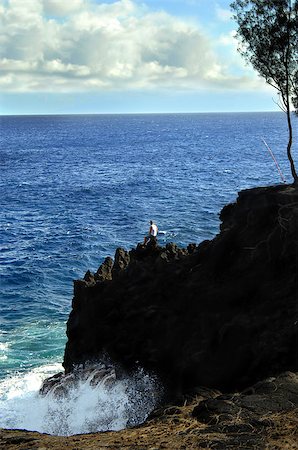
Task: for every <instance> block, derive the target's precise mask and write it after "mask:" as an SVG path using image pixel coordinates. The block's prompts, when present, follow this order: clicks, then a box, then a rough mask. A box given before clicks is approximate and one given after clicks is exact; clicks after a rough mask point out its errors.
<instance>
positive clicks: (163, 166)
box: [0, 113, 291, 378]
mask: <svg viewBox="0 0 298 450" xmlns="http://www.w3.org/2000/svg"><path fill="white" fill-rule="evenodd" d="M0 131H1V135H0V164H1V182H0V202H1V219H0V220H1V235H0V242H1V261H0V263H1V266H0V287H1V292H0V313H1V320H0V328H1V332H0V374H1V375H0V376H1V377H2V378H5V377H8V376H10V375H11V374H12V373H14V372H15V371H18V372H20V371H21V372H23V373H27V372H28V371H30V370H33V369H34V368H37V367H40V366H46V365H48V364H52V363H56V362H58V361H61V360H62V358H63V350H64V345H65V340H66V338H65V321H66V320H67V317H68V314H69V312H70V307H71V299H72V280H73V279H76V278H80V277H82V276H83V275H84V273H85V271H86V270H87V269H91V270H96V269H97V268H98V266H99V264H100V262H101V261H102V260H103V259H104V258H105V257H106V256H107V255H111V256H112V255H113V254H114V251H115V249H116V247H118V246H123V247H125V248H130V247H132V246H134V245H136V243H137V242H139V241H142V240H143V236H144V234H145V233H146V232H147V229H148V221H149V220H150V219H153V220H155V221H156V222H157V224H158V226H159V228H160V230H163V231H165V234H164V235H162V236H161V237H160V240H161V242H162V243H163V242H167V241H172V240H174V241H176V242H178V243H179V244H181V245H187V243H189V242H200V241H201V240H203V239H208V238H212V237H213V236H214V235H215V234H216V233H217V231H218V225H219V220H218V213H219V211H220V209H221V208H222V207H223V205H224V204H225V203H227V202H230V201H233V200H235V198H236V193H237V191H239V190H240V189H243V188H249V187H253V186H257V185H268V184H275V183H279V182H280V179H279V174H278V171H277V169H276V167H275V165H274V163H273V161H272V160H271V158H270V155H269V153H268V151H267V150H266V148H265V146H264V144H263V143H262V141H261V137H264V138H265V139H266V141H267V142H268V144H269V145H270V146H271V147H272V150H273V151H274V152H275V155H276V158H277V159H278V161H279V163H280V166H281V169H282V171H283V172H284V174H285V176H286V178H287V179H288V181H290V180H291V178H290V174H289V168H288V163H287V160H286V153H285V147H286V141H287V130H286V121H285V117H284V115H283V114H282V113H255V114H252V113H247V114H172V115H111V116H110V115H109V116H107V115H103V116H100V115H99V116H30V117H24V116H23V117H12V116H10V117H1V119H0Z"/></svg>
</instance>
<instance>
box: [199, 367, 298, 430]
mask: <svg viewBox="0 0 298 450" xmlns="http://www.w3.org/2000/svg"><path fill="white" fill-rule="evenodd" d="M297 408H298V375H297V374H295V373H291V372H286V373H283V374H281V375H280V376H278V377H277V378H270V379H268V380H265V381H262V382H259V383H257V384H256V385H254V386H253V387H252V388H250V389H247V390H246V391H244V392H242V393H241V394H238V395H237V394H233V395H219V396H217V397H216V398H212V399H207V400H204V401H203V402H201V403H199V405H198V406H196V407H195V408H194V410H193V413H192V415H193V417H196V418H197V419H198V420H199V421H200V422H205V423H208V424H216V425H219V424H228V423H229V422H235V419H238V421H239V422H242V421H246V422H251V423H252V424H253V425H254V426H255V425H257V422H259V420H258V419H259V418H262V417H263V416H265V415H273V414H276V413H280V412H285V411H292V410H295V409H297ZM269 424H270V423H269ZM259 425H262V426H265V422H264V420H262V421H261V422H260V423H259Z"/></svg>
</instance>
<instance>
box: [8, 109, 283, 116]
mask: <svg viewBox="0 0 298 450" xmlns="http://www.w3.org/2000/svg"><path fill="white" fill-rule="evenodd" d="M282 112H283V111H278V110H263V111H259V110H258V111H188V112H185V111H184V112H183V111H171V112H165V111H161V112H158V111H156V112H100V113H93V112H92V113H85V112H84V113H79V112H78V113H24V114H23V113H21V114H14V113H8V114H1V113H0V117H10V116H12V117H41V116H45V117H49V116H124V115H126V116H132V115H183V114H184V115H185V114H189V115H190V114H263V113H282Z"/></svg>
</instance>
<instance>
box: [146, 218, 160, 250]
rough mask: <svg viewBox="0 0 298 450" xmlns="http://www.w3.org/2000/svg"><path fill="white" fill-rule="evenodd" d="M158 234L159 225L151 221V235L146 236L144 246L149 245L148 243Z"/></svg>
mask: <svg viewBox="0 0 298 450" xmlns="http://www.w3.org/2000/svg"><path fill="white" fill-rule="evenodd" d="M157 233H158V228H157V225H156V224H155V223H154V222H153V220H150V228H149V233H148V236H145V238H144V244H145V245H147V244H148V242H149V241H150V240H152V238H156V236H157Z"/></svg>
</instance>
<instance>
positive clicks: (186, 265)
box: [64, 186, 298, 395]
mask: <svg viewBox="0 0 298 450" xmlns="http://www.w3.org/2000/svg"><path fill="white" fill-rule="evenodd" d="M220 218H221V221H222V224H221V227H220V228H221V230H220V233H219V234H218V235H217V236H216V237H215V238H214V239H213V240H212V241H204V242H202V243H201V244H199V245H195V244H190V245H189V246H188V247H187V249H181V248H178V247H177V246H176V245H175V244H167V245H166V247H165V248H163V247H159V246H158V245H151V246H147V247H145V248H144V247H143V246H142V245H140V244H139V245H138V246H137V248H136V249H132V250H131V251H129V252H127V251H125V250H123V249H118V250H117V251H116V254H115V259H114V261H113V260H112V259H111V258H107V259H106V260H105V262H104V263H103V264H102V266H101V267H100V268H99V269H98V271H97V272H96V273H95V274H92V273H90V272H87V274H86V275H85V278H84V279H83V280H78V281H75V284H74V298H73V304H72V311H71V313H70V316H69V320H68V323H67V336H68V342H67V345H66V349H65V356H64V367H65V370H66V372H70V371H71V370H72V368H73V367H74V366H75V365H77V364H82V363H85V362H87V361H91V362H92V361H96V360H98V359H100V358H101V357H102V354H103V353H107V354H108V355H109V356H110V357H111V358H112V359H113V360H114V361H116V362H119V363H120V364H121V365H122V366H123V367H125V368H127V369H129V368H133V367H134V366H135V365H136V364H139V365H141V366H143V367H144V368H146V369H149V370H153V371H154V372H156V373H157V374H159V376H160V377H161V378H162V379H163V381H164V383H165V384H166V386H167V387H168V388H169V392H170V394H172V395H176V394H177V393H187V392H192V393H194V392H195V391H196V389H197V388H198V386H200V385H204V386H207V387H208V386H209V387H216V388H219V389H223V390H227V389H234V388H242V387H245V386H248V385H250V384H252V383H254V382H255V381H257V380H259V379H261V378H264V377H267V376H271V375H276V374H278V373H280V372H281V371H284V370H294V371H295V370H297V362H298V358H297V342H298V340H297V339H298V333H297V328H298V322H297V321H298V318H297V312H298V307H297V304H298V284H297V271H298V190H297V189H295V188H293V187H292V186H277V187H270V188H256V189H252V190H246V191H242V192H240V193H239V196H238V199H237V202H236V203H235V204H231V205H228V206H226V207H225V208H224V209H223V210H222V212H221V214H220Z"/></svg>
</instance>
